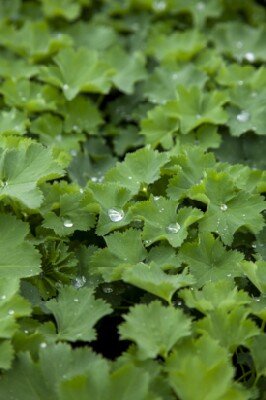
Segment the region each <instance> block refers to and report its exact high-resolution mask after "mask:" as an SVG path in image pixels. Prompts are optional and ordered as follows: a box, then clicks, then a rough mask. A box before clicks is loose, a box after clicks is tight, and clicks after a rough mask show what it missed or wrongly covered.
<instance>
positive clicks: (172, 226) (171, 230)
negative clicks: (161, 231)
mask: <svg viewBox="0 0 266 400" xmlns="http://www.w3.org/2000/svg"><path fill="white" fill-rule="evenodd" d="M180 229H181V226H180V225H179V223H178V222H176V223H175V224H170V225H168V226H167V227H166V233H170V234H171V233H178V232H179V231H180Z"/></svg>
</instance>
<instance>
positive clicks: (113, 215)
mask: <svg viewBox="0 0 266 400" xmlns="http://www.w3.org/2000/svg"><path fill="white" fill-rule="evenodd" d="M124 215H125V214H124V211H123V210H118V209H115V208H110V209H109V210H108V216H109V218H110V220H111V221H112V222H119V221H122V219H123V218H124Z"/></svg>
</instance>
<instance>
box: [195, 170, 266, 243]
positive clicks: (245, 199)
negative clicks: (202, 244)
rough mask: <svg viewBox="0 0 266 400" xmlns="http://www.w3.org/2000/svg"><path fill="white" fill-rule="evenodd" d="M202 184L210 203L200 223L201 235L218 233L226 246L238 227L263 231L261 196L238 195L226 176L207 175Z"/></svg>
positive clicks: (217, 174)
mask: <svg viewBox="0 0 266 400" xmlns="http://www.w3.org/2000/svg"><path fill="white" fill-rule="evenodd" d="M205 181H206V183H205V190H204V192H205V193H206V195H207V197H208V199H209V203H208V208H207V212H206V213H205V215H204V218H202V220H201V221H200V223H199V228H200V231H202V232H206V231H209V232H216V233H219V235H220V236H221V238H222V240H223V242H224V243H225V244H231V243H232V241H233V236H234V234H235V232H236V231H237V230H238V229H239V228H240V227H246V228H247V229H249V230H250V231H251V232H253V233H258V232H259V231H260V230H261V229H262V227H263V217H262V215H261V214H260V212H261V211H262V210H263V209H264V208H265V206H264V201H263V198H262V197H261V196H259V195H251V194H249V193H246V192H244V191H237V190H236V188H235V186H234V184H233V182H232V179H231V177H230V176H229V175H228V174H226V173H217V172H214V171H209V173H207V177H206V180H205Z"/></svg>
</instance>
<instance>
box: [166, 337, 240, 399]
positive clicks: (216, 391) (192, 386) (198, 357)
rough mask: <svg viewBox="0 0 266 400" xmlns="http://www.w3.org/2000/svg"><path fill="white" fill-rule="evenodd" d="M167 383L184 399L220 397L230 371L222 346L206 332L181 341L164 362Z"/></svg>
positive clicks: (223, 393)
mask: <svg viewBox="0 0 266 400" xmlns="http://www.w3.org/2000/svg"><path fill="white" fill-rule="evenodd" d="M166 369H167V371H168V373H169V382H170V385H171V386H172V388H173V390H174V391H175V393H176V395H177V396H178V397H179V398H182V399H184V400H194V399H197V400H221V399H226V396H225V397H223V396H224V395H225V394H226V392H227V391H229V390H230V388H231V386H232V384H233V382H232V380H233V376H234V370H233V367H232V365H231V364H230V362H229V358H228V355H227V352H226V350H225V349H223V348H222V347H220V346H219V345H218V343H217V341H216V340H213V339H212V338H210V337H209V336H207V335H204V336H202V337H200V338H199V339H196V340H195V339H191V340H187V341H186V342H182V345H179V346H178V347H177V348H176V349H175V350H174V351H173V353H172V354H171V355H170V357H169V358H168V360H167V363H166Z"/></svg>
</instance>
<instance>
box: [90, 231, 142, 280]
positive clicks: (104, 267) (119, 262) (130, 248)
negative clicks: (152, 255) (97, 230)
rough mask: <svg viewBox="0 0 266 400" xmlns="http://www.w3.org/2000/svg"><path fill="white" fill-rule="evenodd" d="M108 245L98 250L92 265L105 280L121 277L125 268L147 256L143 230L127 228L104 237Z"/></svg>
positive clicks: (92, 259)
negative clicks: (142, 235) (142, 237)
mask: <svg viewBox="0 0 266 400" xmlns="http://www.w3.org/2000/svg"><path fill="white" fill-rule="evenodd" d="M104 239H105V241H106V244H107V247H106V248H104V249H99V250H98V251H96V252H95V253H94V254H93V256H92V258H91V262H90V266H91V267H92V268H94V269H95V270H96V272H98V273H100V274H101V275H102V276H103V277H104V279H105V281H107V282H108V281H110V280H118V279H120V278H121V274H122V272H123V269H124V268H125V267H126V266H129V265H135V264H137V263H138V262H141V261H143V260H144V259H145V258H146V256H147V251H146V249H145V248H144V246H143V244H142V240H141V232H140V231H138V230H134V229H127V230H126V231H124V232H123V233H121V232H115V233H113V234H111V235H108V236H105V237H104Z"/></svg>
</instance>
